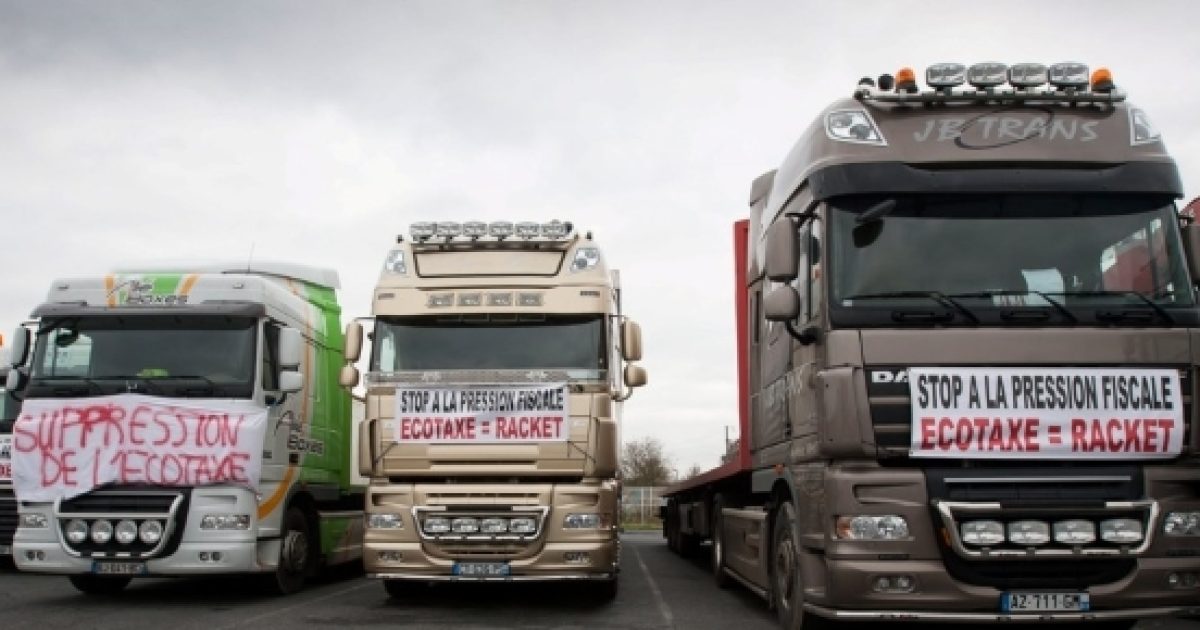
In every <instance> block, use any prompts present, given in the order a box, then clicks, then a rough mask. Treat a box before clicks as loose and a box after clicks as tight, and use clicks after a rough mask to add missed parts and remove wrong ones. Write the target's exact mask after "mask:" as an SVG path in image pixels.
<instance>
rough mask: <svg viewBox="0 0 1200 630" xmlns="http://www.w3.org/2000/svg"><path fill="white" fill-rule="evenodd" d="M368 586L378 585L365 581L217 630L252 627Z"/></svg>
mask: <svg viewBox="0 0 1200 630" xmlns="http://www.w3.org/2000/svg"><path fill="white" fill-rule="evenodd" d="M368 586H378V584H376V582H375V580H366V581H364V582H362V583H361V584H355V585H354V586H351V587H350V588H344V589H342V590H340V591H335V592H333V593H329V594H328V595H322V596H320V597H316V598H313V599H308V600H304V601H301V602H296V603H295V604H292V605H291V606H284V607H283V608H272V609H271V610H268V611H267V612H264V613H262V614H260V615H255V616H253V617H248V618H246V619H241V620H238V621H235V622H234V623H231V624H229V625H227V626H221V627H220V628H218V629H217V630H225V629H226V628H237V627H243V626H249V625H253V624H254V623H255V622H257V621H262V620H263V619H266V618H268V617H275V616H276V615H279V614H281V613H285V612H287V611H289V610H295V609H297V608H303V607H305V606H307V605H309V604H315V603H317V602H323V601H325V600H327V599H334V598H336V597H341V596H343V595H345V594H347V593H352V592H354V591H357V590H360V589H364V588H366V587H368Z"/></svg>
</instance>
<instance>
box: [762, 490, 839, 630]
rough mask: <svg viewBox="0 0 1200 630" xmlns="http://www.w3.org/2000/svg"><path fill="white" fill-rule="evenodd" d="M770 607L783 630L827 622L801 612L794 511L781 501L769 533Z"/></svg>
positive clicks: (825, 625) (826, 624) (798, 549)
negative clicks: (773, 608) (772, 528)
mask: <svg viewBox="0 0 1200 630" xmlns="http://www.w3.org/2000/svg"><path fill="white" fill-rule="evenodd" d="M770 570H771V604H772V605H774V607H775V612H776V614H777V615H778V616H779V626H780V627H781V628H784V630H801V629H802V628H808V629H809V630H813V629H814V628H822V627H828V626H829V624H828V623H827V620H825V619H822V618H821V617H817V616H816V615H812V614H810V613H806V612H804V576H803V575H802V573H801V571H800V540H799V538H798V537H797V535H796V509H795V508H794V507H792V502H791V500H790V499H789V500H787V501H785V502H784V503H783V504H782V505H780V506H779V510H778V511H777V512H776V513H775V527H774V531H773V532H772V533H771V566H770Z"/></svg>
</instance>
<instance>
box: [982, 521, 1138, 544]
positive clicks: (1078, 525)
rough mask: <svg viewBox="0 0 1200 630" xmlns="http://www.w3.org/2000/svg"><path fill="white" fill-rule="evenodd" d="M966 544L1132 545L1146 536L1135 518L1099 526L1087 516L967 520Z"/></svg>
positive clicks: (1108, 522)
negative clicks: (1059, 518) (1095, 543)
mask: <svg viewBox="0 0 1200 630" xmlns="http://www.w3.org/2000/svg"><path fill="white" fill-rule="evenodd" d="M959 535H960V536H961V538H962V541H963V543H965V544H968V545H975V546H979V547H988V546H992V545H999V544H1001V543H1004V542H1005V541H1008V542H1010V543H1012V544H1014V545H1019V546H1022V547H1036V546H1039V545H1045V544H1047V543H1049V542H1050V541H1054V542H1057V543H1060V544H1063V545H1086V544H1089V543H1093V542H1096V540H1097V538H1098V539H1099V540H1103V541H1104V542H1109V543H1115V544H1128V543H1137V542H1141V541H1142V539H1143V538H1144V537H1145V532H1144V531H1143V529H1142V522H1141V521H1139V520H1137V519H1134V518H1110V519H1105V520H1102V521H1100V523H1099V527H1097V524H1096V523H1095V522H1093V521H1089V520H1086V519H1079V518H1075V519H1067V520H1062V521H1055V522H1053V523H1050V522H1047V521H1039V520H1032V519H1023V520H1019V521H1011V522H1009V523H1007V524H1005V523H1001V522H1000V521H993V520H977V521H967V522H965V523H963V524H961V525H960V526H959Z"/></svg>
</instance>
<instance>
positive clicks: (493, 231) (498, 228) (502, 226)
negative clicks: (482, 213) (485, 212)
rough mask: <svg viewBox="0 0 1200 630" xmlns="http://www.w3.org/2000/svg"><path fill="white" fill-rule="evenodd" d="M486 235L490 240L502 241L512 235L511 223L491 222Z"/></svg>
mask: <svg viewBox="0 0 1200 630" xmlns="http://www.w3.org/2000/svg"><path fill="white" fill-rule="evenodd" d="M488 234H489V235H490V236H491V237H492V238H496V239H499V240H504V239H506V238H508V237H510V236H512V235H513V224H512V221H492V222H491V223H489V224H488Z"/></svg>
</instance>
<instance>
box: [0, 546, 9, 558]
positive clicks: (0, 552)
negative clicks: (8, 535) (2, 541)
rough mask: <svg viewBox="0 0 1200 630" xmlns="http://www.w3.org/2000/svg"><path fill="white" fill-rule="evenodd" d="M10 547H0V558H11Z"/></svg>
mask: <svg viewBox="0 0 1200 630" xmlns="http://www.w3.org/2000/svg"><path fill="white" fill-rule="evenodd" d="M11 555H12V545H0V556H11Z"/></svg>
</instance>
